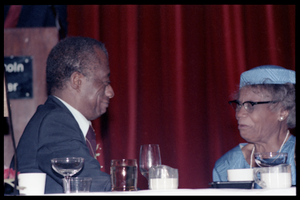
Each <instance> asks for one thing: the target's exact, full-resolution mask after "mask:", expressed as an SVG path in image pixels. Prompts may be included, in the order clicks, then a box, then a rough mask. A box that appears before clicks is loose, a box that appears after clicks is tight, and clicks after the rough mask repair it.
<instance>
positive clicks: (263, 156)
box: [254, 152, 288, 167]
mask: <svg viewBox="0 0 300 200" xmlns="http://www.w3.org/2000/svg"><path fill="white" fill-rule="evenodd" d="M287 156H288V154H287V153H278V152H264V153H255V154H254V158H255V162H256V164H257V165H258V166H260V167H272V166H276V165H280V164H284V163H286V159H287Z"/></svg>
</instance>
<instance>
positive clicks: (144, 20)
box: [68, 5, 295, 189]
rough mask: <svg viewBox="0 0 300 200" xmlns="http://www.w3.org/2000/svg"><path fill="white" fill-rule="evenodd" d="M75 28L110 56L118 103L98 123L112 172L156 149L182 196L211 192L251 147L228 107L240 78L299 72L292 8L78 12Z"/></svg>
mask: <svg viewBox="0 0 300 200" xmlns="http://www.w3.org/2000/svg"><path fill="white" fill-rule="evenodd" d="M68 22H69V33H68V35H69V36H87V37H92V38H95V39H98V40H100V41H102V42H104V43H105V45H106V47H107V49H108V52H109V61H110V69H111V85H112V87H113V89H114V91H115V96H114V98H113V99H111V103H110V106H109V109H108V112H107V113H106V114H104V115H103V116H101V117H100V118H99V119H97V120H95V121H93V125H94V127H95V129H96V132H97V140H98V141H101V142H102V152H101V153H102V154H101V155H102V156H103V157H102V158H101V159H102V164H103V162H104V168H103V169H102V170H103V171H105V172H107V173H109V166H110V160H111V159H121V158H136V159H138V158H139V148H140V145H142V144H151V143H152V144H159V146H160V150H161V157H162V163H163V164H165V165H169V166H171V167H174V168H178V170H179V188H205V187H209V185H208V183H209V182H211V181H212V169H213V167H214V163H215V161H216V160H217V159H218V158H220V157H221V156H222V155H223V154H224V153H226V152H227V151H228V150H230V149H231V148H233V147H235V146H236V145H238V143H240V142H244V141H243V140H242V139H241V137H240V135H239V132H238V130H237V123H236V119H235V113H234V111H233V110H232V108H231V107H230V106H229V105H228V103H227V101H229V100H231V99H232V94H233V93H234V92H235V91H236V90H237V89H238V84H239V77H240V74H241V73H242V72H243V71H245V70H248V69H251V68H253V67H256V66H258V65H264V64H274V65H279V66H283V67H285V68H288V69H293V70H295V6H294V5H80V6H78V5H70V6H68ZM100 157H101V156H100ZM101 159H100V160H101ZM100 162H101V161H100ZM138 176H139V178H138V187H139V188H141V189H146V188H147V180H146V178H144V177H143V176H142V175H141V174H140V172H139V174H138Z"/></svg>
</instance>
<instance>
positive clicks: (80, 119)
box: [55, 96, 91, 138]
mask: <svg viewBox="0 0 300 200" xmlns="http://www.w3.org/2000/svg"><path fill="white" fill-rule="evenodd" d="M55 97H56V98H57V99H58V100H60V101H61V102H62V103H63V104H64V105H65V106H66V107H67V108H68V109H69V111H70V112H71V113H72V115H73V116H74V118H75V120H76V121H77V123H78V125H79V128H80V129H81V132H82V134H83V136H84V138H85V136H86V134H87V132H88V130H89V126H90V125H91V121H89V120H87V119H86V118H85V117H84V116H83V115H82V114H81V113H80V112H79V111H78V110H76V109H75V108H74V107H72V106H71V105H70V104H68V103H67V102H65V101H64V100H62V99H61V98H59V97H57V96H55Z"/></svg>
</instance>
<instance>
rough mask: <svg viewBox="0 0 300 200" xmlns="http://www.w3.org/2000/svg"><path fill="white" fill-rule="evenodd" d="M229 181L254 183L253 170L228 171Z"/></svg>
mask: <svg viewBox="0 0 300 200" xmlns="http://www.w3.org/2000/svg"><path fill="white" fill-rule="evenodd" d="M227 179H228V181H253V180H254V178H253V169H252V168H245V169H228V170H227Z"/></svg>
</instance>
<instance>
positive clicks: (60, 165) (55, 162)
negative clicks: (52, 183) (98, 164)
mask: <svg viewBox="0 0 300 200" xmlns="http://www.w3.org/2000/svg"><path fill="white" fill-rule="evenodd" d="M83 163H84V158H81V157H66V158H53V159H51V164H52V168H53V169H54V170H55V171H56V172H57V173H59V174H61V175H62V176H64V177H65V180H66V188H65V193H70V177H71V176H73V175H74V174H76V173H78V172H79V171H80V170H81V169H82V167H83Z"/></svg>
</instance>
